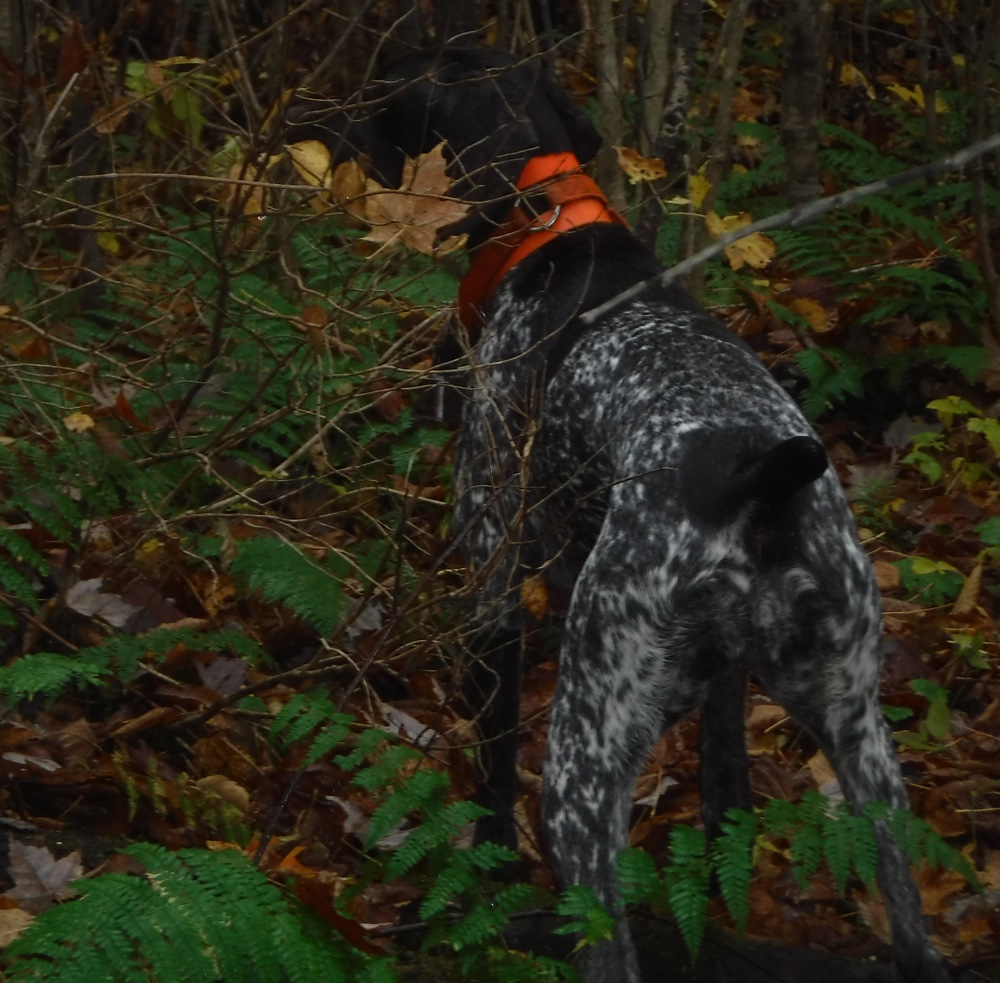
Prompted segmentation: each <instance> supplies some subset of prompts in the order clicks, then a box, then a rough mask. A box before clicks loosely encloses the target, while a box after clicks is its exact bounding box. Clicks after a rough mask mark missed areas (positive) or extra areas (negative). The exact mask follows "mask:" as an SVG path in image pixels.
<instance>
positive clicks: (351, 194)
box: [329, 160, 367, 221]
mask: <svg viewBox="0 0 1000 983" xmlns="http://www.w3.org/2000/svg"><path fill="white" fill-rule="evenodd" d="M329 187H330V193H331V194H332V195H333V197H334V198H335V199H336V201H337V202H338V204H339V205H340V207H341V208H343V209H344V211H345V212H347V214H348V215H350V216H351V217H352V218H356V219H360V220H362V221H364V220H365V212H366V209H367V202H366V200H365V198H364V194H365V190H366V188H367V183H366V181H365V171H364V165H363V162H362V161H361V160H345V161H344V163H343V164H338V165H337V166H336V167H335V168H334V170H333V174H331V175H330V185H329Z"/></svg>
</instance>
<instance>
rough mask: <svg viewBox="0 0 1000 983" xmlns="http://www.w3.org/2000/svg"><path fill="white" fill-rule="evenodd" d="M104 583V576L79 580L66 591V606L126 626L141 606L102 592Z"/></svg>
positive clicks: (86, 614)
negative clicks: (138, 606)
mask: <svg viewBox="0 0 1000 983" xmlns="http://www.w3.org/2000/svg"><path fill="white" fill-rule="evenodd" d="M103 583H104V580H103V578H102V577H93V578H91V579H90V580H78V581H77V582H76V583H75V584H73V586H72V587H70V589H69V590H68V591H66V606H67V607H68V608H69V609H70V610H71V611H76V613H77V614H82V615H85V616H86V617H88V618H95V617H96V618H100V619H101V620H102V621H106V622H107V623H108V624H109V625H111V626H112V627H114V628H124V627H125V625H127V624H128V623H129V621H130V620H131V618H132V616H133V615H134V614H135V613H136V612H137V611H138V610H139V608H137V607H136V606H135V605H133V604H128V603H127V602H126V601H123V600H122V598H121V597H119V596H118V595H117V594H105V593H102V591H101V586H102V584H103Z"/></svg>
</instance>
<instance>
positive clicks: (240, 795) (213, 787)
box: [195, 775, 250, 812]
mask: <svg viewBox="0 0 1000 983" xmlns="http://www.w3.org/2000/svg"><path fill="white" fill-rule="evenodd" d="M195 785H197V786H198V788H200V789H201V790H202V791H203V792H206V791H207V792H214V793H215V794H216V795H217V796H218V797H219V798H220V799H222V801H223V802H228V803H229V804H230V805H234V806H236V808H237V809H239V810H240V812H246V811H247V810H248V809H249V808H250V793H249V792H247V790H246V789H245V788H243V786H242V785H237V784H236V782H234V781H233V780H232V779H231V778H227V777H226V776H225V775H206V776H205V777H204V778H199V779H198V781H196V782H195Z"/></svg>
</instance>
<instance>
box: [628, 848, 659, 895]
mask: <svg viewBox="0 0 1000 983" xmlns="http://www.w3.org/2000/svg"><path fill="white" fill-rule="evenodd" d="M618 883H619V885H620V886H621V892H622V903H623V904H627V905H629V904H662V897H661V894H662V889H663V885H662V883H661V882H660V874H659V871H658V870H657V869H656V864H655V863H654V862H653V858H652V857H651V856H650V855H649V854H648V853H646V851H645V850H638V849H635V848H633V847H629V848H628V849H625V850H622V853H621V856H620V857H619V858H618Z"/></svg>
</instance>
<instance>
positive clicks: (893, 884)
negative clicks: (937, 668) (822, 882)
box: [756, 561, 948, 983]
mask: <svg viewBox="0 0 1000 983" xmlns="http://www.w3.org/2000/svg"><path fill="white" fill-rule="evenodd" d="M865 567H866V575H864V576H862V575H861V574H858V577H859V578H860V582H859V581H858V580H855V581H854V582H852V584H851V587H852V588H853V590H854V592H855V593H854V596H853V597H850V599H849V601H848V603H849V604H850V605H851V606H852V607H853V608H854V610H853V611H852V612H851V617H850V618H845V619H844V620H843V621H840V623H839V626H838V625H837V621H836V620H835V619H829V618H828V619H826V626H825V630H824V628H823V627H819V629H818V630H817V632H816V634H815V635H814V636H813V637H812V638H809V637H806V636H800V637H799V639H798V641H799V643H800V644H799V645H796V646H795V648H797V649H798V651H792V650H791V648H788V647H785V651H784V652H783V653H782V655H783V656H784V657H782V656H778V657H777V658H776V659H774V661H773V662H769V663H768V664H767V665H761V666H758V668H757V670H756V675H757V676H758V678H759V679H760V681H761V683H762V684H763V685H764V687H765V688H766V689H767V690H768V692H769V693H770V694H771V695H772V696H773V697H774V698H775V699H776V700H778V702H780V703H781V704H782V705H783V706H784V707H785V708H786V709H787V710H788V711H789V713H791V715H792V716H793V717H794V718H795V719H796V720H797V721H798V722H799V724H801V725H802V726H803V727H804V728H805V729H806V730H807V731H809V732H810V733H811V734H812V735H813V737H814V738H815V739H816V741H817V742H818V743H819V745H820V747H821V748H822V749H823V751H824V752H825V754H826V756H827V758H828V759H829V761H830V764H831V765H832V766H833V768H834V771H835V772H836V774H837V779H838V781H839V782H840V787H841V789H842V790H843V792H844V795H845V796H846V798H847V800H848V802H850V804H851V806H852V808H853V809H855V810H856V811H860V810H861V809H863V808H864V806H866V805H867V804H868V803H869V802H873V801H878V802H883V803H885V804H886V805H888V806H890V807H891V808H893V809H906V808H908V803H907V796H906V788H905V786H904V784H903V779H902V774H901V772H900V768H899V761H898V759H897V757H896V752H895V749H894V747H893V743H892V735H891V734H890V732H889V728H888V725H887V724H886V721H885V717H884V716H883V714H882V711H881V708H880V706H879V696H878V681H879V668H880V662H881V660H880V656H879V653H880V645H881V639H880V633H879V617H878V613H879V608H878V595H877V589H876V588H875V586H874V583H873V581H872V578H871V574H870V571H869V570H867V561H865ZM843 568H844V569H846V568H847V564H846V563H845V564H844V567H843ZM859 595H860V596H859ZM807 607H808V606H807ZM809 614H810V612H809V611H808V610H802V609H801V608H800V609H799V612H798V616H799V617H800V618H802V619H803V621H809ZM814 624H818V625H822V622H821V621H820V619H817V620H816V622H814ZM824 637H825V640H826V643H827V644H826V645H825V646H824V645H823V639H824ZM834 642H836V643H838V644H834ZM875 832H876V837H877V840H878V845H879V857H878V880H879V885H880V887H881V889H882V894H883V897H884V899H885V903H886V908H887V910H888V913H889V920H890V924H891V926H892V953H893V962H894V964H895V968H896V974H897V977H898V978H899V980H900V981H901V983H945V981H946V980H947V979H948V975H947V972H946V969H945V963H944V961H943V959H942V958H941V956H940V955H939V954H938V953H937V952H936V951H935V950H934V949H933V947H932V946H931V945H930V943H929V941H928V939H927V935H926V932H925V929H924V923H923V915H922V912H921V902H920V894H919V892H918V891H917V887H916V885H915V883H914V881H913V878H912V876H911V874H910V865H909V860H908V859H907V857H906V854H905V853H904V852H903V850H902V849H901V848H900V846H899V845H898V844H897V843H896V841H895V840H894V839H893V837H892V835H891V834H890V832H889V830H888V828H887V826H886V824H885V823H876V830H875Z"/></svg>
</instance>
